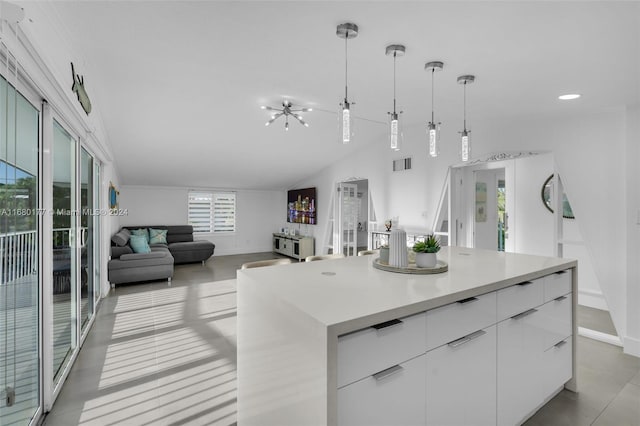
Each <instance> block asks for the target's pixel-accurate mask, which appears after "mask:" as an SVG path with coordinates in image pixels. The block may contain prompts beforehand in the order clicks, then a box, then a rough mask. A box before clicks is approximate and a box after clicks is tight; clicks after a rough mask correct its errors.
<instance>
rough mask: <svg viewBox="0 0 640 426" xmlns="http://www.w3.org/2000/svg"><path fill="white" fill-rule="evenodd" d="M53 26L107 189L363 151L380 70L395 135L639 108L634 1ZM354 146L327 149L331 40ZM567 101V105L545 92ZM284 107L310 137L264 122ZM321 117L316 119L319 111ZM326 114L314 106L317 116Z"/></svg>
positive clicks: (208, 181) (254, 13) (244, 10)
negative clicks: (110, 158) (96, 115)
mask: <svg viewBox="0 0 640 426" xmlns="http://www.w3.org/2000/svg"><path fill="white" fill-rule="evenodd" d="M55 6H56V9H57V12H58V14H59V17H58V18H59V20H60V21H61V22H62V23H63V24H64V25H66V26H67V29H68V31H69V33H70V35H71V37H72V39H73V41H74V42H75V43H77V49H78V50H79V51H80V52H82V54H83V55H84V58H83V59H84V62H85V63H87V64H90V69H91V72H92V74H91V75H86V73H84V74H85V81H87V82H89V81H90V83H88V90H89V91H90V93H91V94H92V103H93V104H94V105H96V104H97V105H98V106H99V109H100V111H101V114H102V117H103V120H104V125H105V127H106V130H107V133H108V137H109V143H110V144H111V147H112V150H113V152H114V154H115V161H116V166H117V168H118V172H119V175H120V179H121V182H120V183H121V184H140V185H168V186H190V187H216V188H238V189H240V188H253V189H267V188H273V189H276V188H286V187H290V186H292V185H295V183H296V182H298V181H299V180H301V179H303V178H305V177H307V176H310V175H312V174H314V173H315V172H317V171H319V170H320V169H322V168H324V167H327V166H328V165H330V164H331V163H333V162H335V161H337V160H339V159H340V158H342V157H344V156H345V155H347V154H349V153H352V152H354V151H355V150H357V149H361V148H362V147H363V146H366V145H367V144H371V143H384V141H385V139H384V135H385V131H386V126H385V125H384V122H385V121H386V119H387V114H386V112H387V111H389V110H390V108H391V105H392V72H393V68H392V67H393V61H392V59H391V58H390V57H388V56H385V54H384V51H385V46H387V45H388V44H392V43H401V44H404V45H406V48H407V53H406V56H405V57H403V58H399V59H398V62H397V76H398V83H397V84H398V103H399V106H400V108H399V109H402V110H404V111H405V113H404V114H403V117H404V120H405V126H411V125H418V124H420V123H424V122H425V121H427V120H428V119H429V116H430V110H431V106H430V93H431V91H430V74H429V73H427V72H425V71H424V64H425V63H426V62H428V61H433V60H441V61H443V62H444V63H445V66H444V70H443V71H442V72H440V73H438V74H436V75H435V78H436V80H435V84H436V113H437V115H438V116H439V117H436V118H438V119H440V120H442V121H444V122H445V123H447V122H450V123H452V124H455V126H458V127H459V125H460V123H459V122H460V121H461V111H462V91H461V90H462V89H461V87H460V86H459V85H458V84H457V83H456V78H457V77H458V76H459V75H462V74H475V75H476V76H477V80H476V83H475V84H473V85H472V86H469V87H468V90H467V94H468V99H469V107H468V113H469V116H470V119H473V120H476V121H477V120H482V119H493V118H500V119H503V120H509V119H520V118H522V117H529V118H532V119H535V118H540V119H543V118H548V117H550V116H560V117H562V116H564V115H574V114H586V113H593V112H598V111H602V110H603V109H608V108H612V107H620V106H624V105H630V104H637V103H638V102H639V101H640V90H639V86H638V75H640V66H639V58H640V55H639V30H638V27H639V23H640V18H639V16H640V8H639V3H635V2H614V1H604V2H561V3H560V2H520V1H512V2H484V1H474V2H415V1H414V2H400V1H376V2H364V1H356V2H311V1H304V2H287V1H282V2H280V1H261V2H244V1H241V2H239V1H235V2H219V1H216V2H213V1H209V2H207V1H196V2H186V1H160V2H136V1H117V2H115V1H114V2H101V1H87V2H80V1H75V2H57V3H55ZM346 21H351V22H354V23H356V24H357V25H359V27H360V33H359V35H358V37H357V38H355V39H353V40H350V41H349V98H350V100H353V101H355V102H356V106H355V108H354V114H355V115H356V116H358V117H361V118H364V119H366V120H362V119H359V120H356V123H355V126H356V131H357V138H356V140H355V141H354V142H353V143H352V144H350V145H346V146H343V145H342V144H341V143H340V142H339V140H338V121H337V111H338V108H339V106H338V104H339V103H340V101H341V99H342V97H343V96H344V95H343V90H344V41H343V40H342V39H339V38H337V37H336V35H335V29H336V25H337V24H340V23H342V22H346ZM572 92H578V93H582V94H583V97H582V98H581V99H580V100H578V101H573V102H569V103H567V102H561V101H559V100H558V99H557V96H558V95H560V94H563V93H572ZM283 98H286V99H290V100H291V101H293V102H294V104H298V105H303V106H310V107H313V108H315V109H316V111H314V112H311V113H307V114H305V119H306V120H307V121H308V122H309V123H310V127H309V128H304V127H302V126H300V125H299V124H298V123H296V122H295V121H293V122H291V123H290V131H289V132H287V133H285V131H284V123H283V120H282V119H279V120H278V121H276V122H275V123H274V124H273V125H272V126H270V127H265V126H264V123H265V121H266V120H267V119H268V114H267V112H265V111H262V110H261V109H260V105H262V104H265V103H266V104H269V105H273V106H276V105H279V104H280V103H281V102H282V100H283ZM323 110H324V111H323ZM325 111H326V112H325Z"/></svg>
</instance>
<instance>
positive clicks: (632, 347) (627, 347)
mask: <svg viewBox="0 0 640 426" xmlns="http://www.w3.org/2000/svg"><path fill="white" fill-rule="evenodd" d="M623 341H624V346H623V352H624V353H625V354H628V355H633V356H637V357H639V358H640V339H636V338H634V337H629V336H624V338H623Z"/></svg>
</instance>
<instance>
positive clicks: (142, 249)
mask: <svg viewBox="0 0 640 426" xmlns="http://www.w3.org/2000/svg"><path fill="white" fill-rule="evenodd" d="M129 244H130V245H131V248H132V249H133V252H134V253H151V248H150V247H149V244H148V243H147V238H146V237H145V236H144V235H135V234H133V235H131V238H129Z"/></svg>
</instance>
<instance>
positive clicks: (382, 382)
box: [338, 355, 426, 426]
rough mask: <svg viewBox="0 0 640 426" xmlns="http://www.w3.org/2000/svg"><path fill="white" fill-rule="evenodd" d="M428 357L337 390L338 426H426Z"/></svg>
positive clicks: (421, 357)
mask: <svg viewBox="0 0 640 426" xmlns="http://www.w3.org/2000/svg"><path fill="white" fill-rule="evenodd" d="M425 373H426V367H425V355H420V356H418V357H417V358H414V359H412V360H410V361H407V362H404V363H402V364H400V365H397V366H393V368H392V369H389V370H388V371H383V372H380V374H378V375H376V377H377V378H376V377H372V376H369V377H366V378H365V379H363V380H360V381H358V382H356V383H352V384H350V385H348V386H345V387H343V388H341V389H338V425H341V426H347V425H348V426H352V425H353V426H356V425H362V426H374V425H380V426H388V425H394V426H395V425H407V426H415V425H424V424H425V414H426V412H425V398H426V397H425V394H426V391H425V388H426V380H425Z"/></svg>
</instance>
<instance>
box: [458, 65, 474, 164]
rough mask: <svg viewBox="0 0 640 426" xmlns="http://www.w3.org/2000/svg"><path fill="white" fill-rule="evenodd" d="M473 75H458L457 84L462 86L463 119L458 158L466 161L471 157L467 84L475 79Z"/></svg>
mask: <svg viewBox="0 0 640 426" xmlns="http://www.w3.org/2000/svg"><path fill="white" fill-rule="evenodd" d="M475 79H476V77H475V76H473V75H461V76H460V77H458V84H462V85H463V86H462V88H463V92H462V93H463V110H462V111H463V114H462V116H463V120H462V124H463V126H462V131H461V132H460V160H462V162H465V163H466V162H467V161H469V159H470V158H471V135H470V133H471V130H467V84H471V83H473V82H474V81H475Z"/></svg>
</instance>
